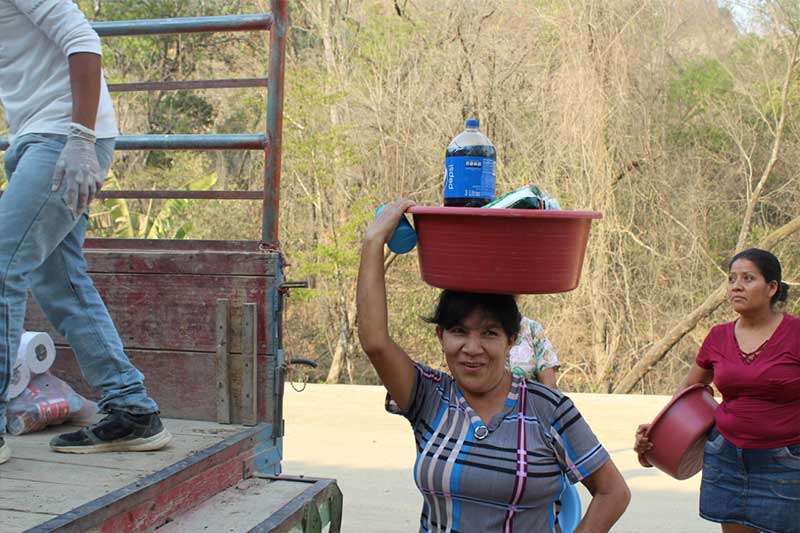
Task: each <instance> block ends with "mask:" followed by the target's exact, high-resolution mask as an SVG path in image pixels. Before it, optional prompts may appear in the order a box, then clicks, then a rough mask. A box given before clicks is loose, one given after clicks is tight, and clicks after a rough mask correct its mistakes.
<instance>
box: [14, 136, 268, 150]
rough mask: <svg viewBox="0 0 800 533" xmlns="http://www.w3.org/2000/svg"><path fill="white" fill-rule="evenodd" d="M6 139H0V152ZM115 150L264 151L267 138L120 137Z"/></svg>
mask: <svg viewBox="0 0 800 533" xmlns="http://www.w3.org/2000/svg"><path fill="white" fill-rule="evenodd" d="M7 149H8V138H7V137H0V150H7ZM116 149H117V150H265V149H267V138H266V136H264V135H261V134H258V133H226V134H218V133H208V134H202V133H201V134H173V135H121V136H119V137H117V144H116Z"/></svg>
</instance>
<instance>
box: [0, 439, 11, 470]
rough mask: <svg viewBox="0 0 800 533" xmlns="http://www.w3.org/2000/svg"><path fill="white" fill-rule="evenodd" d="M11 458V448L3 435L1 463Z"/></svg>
mask: <svg viewBox="0 0 800 533" xmlns="http://www.w3.org/2000/svg"><path fill="white" fill-rule="evenodd" d="M9 459H11V448H9V447H8V444H6V441H5V439H4V438H3V437H0V465H1V464H3V463H5V462H6V461H8V460H9Z"/></svg>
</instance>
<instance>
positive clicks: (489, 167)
mask: <svg viewBox="0 0 800 533" xmlns="http://www.w3.org/2000/svg"><path fill="white" fill-rule="evenodd" d="M479 125H480V124H479V122H478V119H475V118H471V119H467V122H466V129H465V130H464V131H462V132H461V133H459V134H458V135H457V136H456V137H455V138H454V139H453V140H452V141H451V142H450V145H449V146H448V147H447V151H446V152H445V159H444V205H445V206H446V207H481V206H483V205H485V204H487V203H489V202H491V201H492V200H493V199H494V194H495V161H496V159H497V153H496V152H495V149H494V146H493V145H492V143H491V142H490V141H489V139H487V138H486V136H485V135H484V134H482V133H481V132H480V131H479V130H478V126H479Z"/></svg>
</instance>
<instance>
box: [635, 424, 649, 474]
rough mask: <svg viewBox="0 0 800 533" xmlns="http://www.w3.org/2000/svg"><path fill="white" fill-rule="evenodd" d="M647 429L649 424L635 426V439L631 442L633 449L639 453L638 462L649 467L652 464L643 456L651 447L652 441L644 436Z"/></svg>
mask: <svg viewBox="0 0 800 533" xmlns="http://www.w3.org/2000/svg"><path fill="white" fill-rule="evenodd" d="M648 429H650V424H640V425H639V427H638V428H636V441H635V442H634V444H633V451H635V452H636V453H637V454H639V464H641V465H642V466H644V467H648V468H649V467H652V466H653V465H651V464H650V463H649V462H647V459H645V458H644V453H645V452H648V451H650V450H652V449H653V443H652V442H650V439H648V438H647V437H646V436H645V433H647V430H648Z"/></svg>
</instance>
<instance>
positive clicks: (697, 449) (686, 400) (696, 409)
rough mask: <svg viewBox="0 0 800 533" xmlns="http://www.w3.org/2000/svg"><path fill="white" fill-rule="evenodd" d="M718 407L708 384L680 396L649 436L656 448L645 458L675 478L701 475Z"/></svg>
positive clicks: (666, 408) (654, 425) (659, 414)
mask: <svg viewBox="0 0 800 533" xmlns="http://www.w3.org/2000/svg"><path fill="white" fill-rule="evenodd" d="M718 406H719V404H718V403H717V401H716V400H715V399H714V396H713V395H712V394H711V389H710V387H706V386H705V385H701V384H695V385H692V386H691V387H689V388H687V389H685V390H683V391H681V392H680V393H678V394H677V395H676V396H675V397H674V398H672V400H671V401H670V402H669V403H668V404H667V405H666V406H665V407H664V408H663V409H662V410H661V412H660V413H658V415H657V416H656V417H655V418H654V419H653V423H652V424H650V429H648V430H647V433H645V436H646V437H647V438H649V439H650V442H651V443H652V444H653V448H652V449H650V450H649V451H647V452H645V453H644V458H645V459H647V462H648V463H650V464H651V465H653V466H655V467H656V468H658V469H659V470H661V471H663V472H665V473H667V474H669V475H670V476H672V477H674V478H675V479H689V478H690V477H692V476H693V475H695V474H696V473H698V472H699V471H700V470H702V469H703V447H704V446H705V443H706V437H707V436H708V432H709V431H711V428H712V427H713V426H714V411H715V410H716V408H717V407H718ZM639 462H642V457H641V456H640V457H639ZM642 464H644V463H642Z"/></svg>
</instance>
